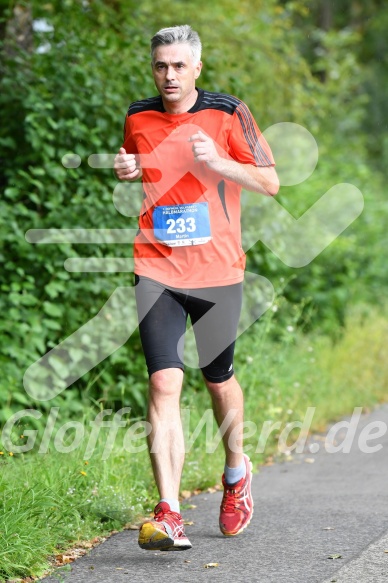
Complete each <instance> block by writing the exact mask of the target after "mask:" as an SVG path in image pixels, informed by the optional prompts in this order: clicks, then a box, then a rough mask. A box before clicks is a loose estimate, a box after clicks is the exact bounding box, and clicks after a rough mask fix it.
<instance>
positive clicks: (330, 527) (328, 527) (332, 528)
mask: <svg viewBox="0 0 388 583" xmlns="http://www.w3.org/2000/svg"><path fill="white" fill-rule="evenodd" d="M322 530H335V528H334V527H333V526H324V527H323V528H322Z"/></svg>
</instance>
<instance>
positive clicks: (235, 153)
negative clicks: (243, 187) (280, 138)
mask: <svg viewBox="0 0 388 583" xmlns="http://www.w3.org/2000/svg"><path fill="white" fill-rule="evenodd" d="M229 152H230V155H231V157H232V158H233V159H234V160H236V161H237V162H241V163H242V164H252V165H254V166H274V165H275V161H274V159H273V156H272V152H271V148H270V147H269V145H268V143H267V141H266V140H265V138H264V136H263V135H262V133H261V132H260V130H259V128H258V126H257V124H256V122H255V120H254V118H253V116H252V114H251V112H250V111H249V109H248V107H247V106H246V105H245V103H243V102H242V101H241V102H240V103H239V104H238V106H237V107H236V109H235V111H234V113H233V120H232V129H231V133H230V136H229Z"/></svg>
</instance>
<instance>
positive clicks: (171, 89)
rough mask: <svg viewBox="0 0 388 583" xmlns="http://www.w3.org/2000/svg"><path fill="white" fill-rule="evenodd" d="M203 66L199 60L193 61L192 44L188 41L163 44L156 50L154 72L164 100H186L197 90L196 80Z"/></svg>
mask: <svg viewBox="0 0 388 583" xmlns="http://www.w3.org/2000/svg"><path fill="white" fill-rule="evenodd" d="M201 68H202V63H201V61H199V63H198V64H197V65H195V64H194V63H193V56H192V53H191V49H190V46H189V45H188V44H187V43H181V44H173V45H162V46H159V47H157V48H156V49H155V51H154V62H153V65H152V74H153V77H154V81H155V85H156V88H157V90H158V91H159V93H160V95H161V96H162V99H163V101H166V102H168V103H179V102H184V101H185V99H186V98H188V97H190V95H191V94H192V93H193V91H195V80H196V79H198V77H199V75H200V72H201Z"/></svg>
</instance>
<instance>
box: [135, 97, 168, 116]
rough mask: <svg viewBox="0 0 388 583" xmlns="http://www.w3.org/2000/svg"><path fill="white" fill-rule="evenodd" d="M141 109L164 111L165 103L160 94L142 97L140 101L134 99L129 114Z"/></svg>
mask: <svg viewBox="0 0 388 583" xmlns="http://www.w3.org/2000/svg"><path fill="white" fill-rule="evenodd" d="M141 111H159V112H163V111H164V109H163V103H162V98H161V97H160V95H158V96H157V97H148V98H147V99H142V100H140V101H134V102H133V103H131V105H130V106H129V109H128V114H127V115H133V114H135V113H140V112H141Z"/></svg>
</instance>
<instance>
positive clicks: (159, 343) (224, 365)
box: [135, 275, 242, 383]
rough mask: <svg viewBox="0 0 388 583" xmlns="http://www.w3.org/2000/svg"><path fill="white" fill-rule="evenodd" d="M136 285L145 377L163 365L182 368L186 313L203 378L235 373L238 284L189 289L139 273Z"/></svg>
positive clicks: (224, 377) (218, 379)
mask: <svg viewBox="0 0 388 583" xmlns="http://www.w3.org/2000/svg"><path fill="white" fill-rule="evenodd" d="M135 283H136V287H135V290H136V303H137V311H138V317H139V330H140V338H141V342H142V346H143V351H144V355H145V359H146V363H147V369H148V374H149V376H151V375H152V374H153V373H154V372H156V371H158V370H162V369H165V368H181V369H182V370H184V364H183V362H184V354H183V350H184V334H185V332H186V322H187V317H188V316H190V320H191V324H192V326H193V329H194V335H195V341H196V345H197V352H198V366H199V368H200V369H201V370H202V373H203V375H204V377H205V378H206V379H207V380H209V381H211V382H215V383H221V382H223V381H226V380H228V379H229V378H231V377H232V376H233V374H234V370H233V356H234V346H235V340H236V335H237V326H238V321H239V318H240V312H241V302H242V283H237V284H234V285H228V286H221V287H207V288H201V289H191V290H187V289H177V288H171V287H167V286H165V285H164V284H161V283H158V282H157V281H154V280H152V279H149V278H147V277H143V276H138V275H135Z"/></svg>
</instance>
